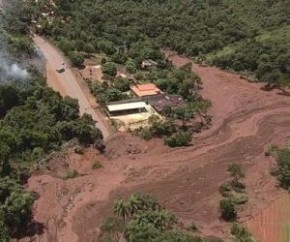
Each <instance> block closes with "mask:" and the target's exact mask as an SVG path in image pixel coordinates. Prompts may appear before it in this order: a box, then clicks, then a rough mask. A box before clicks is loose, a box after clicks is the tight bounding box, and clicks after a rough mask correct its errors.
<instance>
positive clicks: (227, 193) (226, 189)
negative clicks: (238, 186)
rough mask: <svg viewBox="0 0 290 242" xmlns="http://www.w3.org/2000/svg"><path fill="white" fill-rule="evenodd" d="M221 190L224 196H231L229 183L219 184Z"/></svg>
mask: <svg viewBox="0 0 290 242" xmlns="http://www.w3.org/2000/svg"><path fill="white" fill-rule="evenodd" d="M219 192H220V194H221V195H222V196H223V197H229V196H230V193H231V185H230V184H229V183H227V182H226V183H223V184H221V185H220V186H219Z"/></svg>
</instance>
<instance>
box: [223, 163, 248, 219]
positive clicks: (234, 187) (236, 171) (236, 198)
mask: <svg viewBox="0 0 290 242" xmlns="http://www.w3.org/2000/svg"><path fill="white" fill-rule="evenodd" d="M228 172H229V173H230V176H231V177H232V180H230V181H228V182H225V183H222V184H221V185H220V186H219V192H220V194H221V195H222V196H223V199H222V200H221V202H220V212H221V216H222V218H223V219H225V220H226V221H233V220H235V219H236V218H237V206H239V205H242V204H245V203H247V202H248V196H247V195H246V194H245V188H246V186H245V184H244V183H243V182H241V179H242V178H244V177H245V174H244V173H243V171H242V169H241V167H240V165H239V164H236V163H232V164H230V165H229V166H228Z"/></svg>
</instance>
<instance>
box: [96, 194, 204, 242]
mask: <svg viewBox="0 0 290 242" xmlns="http://www.w3.org/2000/svg"><path fill="white" fill-rule="evenodd" d="M113 211H114V215H115V216H114V217H109V218H108V219H107V220H106V221H105V222H104V224H103V225H102V226H101V231H102V233H101V235H100V238H99V241H120V240H121V239H124V240H125V241H128V242H177V241H186V242H203V241H205V240H203V239H202V238H200V237H198V236H194V235H191V234H190V233H189V232H186V231H184V230H182V226H181V224H180V223H179V222H178V220H177V218H176V217H175V216H174V215H173V214H172V213H171V212H170V211H168V210H166V209H165V208H164V207H163V206H162V205H160V203H159V202H158V201H157V200H156V198H154V197H152V196H150V195H146V194H141V193H136V194H133V195H131V196H130V197H129V198H128V199H127V200H123V199H119V200H116V201H115V203H114V207H113Z"/></svg>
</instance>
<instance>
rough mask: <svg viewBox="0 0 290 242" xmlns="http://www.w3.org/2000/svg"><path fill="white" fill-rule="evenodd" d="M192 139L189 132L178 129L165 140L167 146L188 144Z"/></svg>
mask: <svg viewBox="0 0 290 242" xmlns="http://www.w3.org/2000/svg"><path fill="white" fill-rule="evenodd" d="M191 141H192V135H191V133H189V132H184V131H179V132H178V133H176V134H174V135H172V136H170V137H169V138H167V139H166V140H165V143H166V144H167V145H168V146H169V147H181V146H188V145H189V144H190V143H191Z"/></svg>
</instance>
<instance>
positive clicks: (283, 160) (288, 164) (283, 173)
mask: <svg viewBox="0 0 290 242" xmlns="http://www.w3.org/2000/svg"><path fill="white" fill-rule="evenodd" d="M272 154H273V155H274V156H275V157H276V160H277V167H276V169H275V170H274V171H273V174H274V175H275V176H276V177H277V179H278V181H279V182H280V185H281V187H283V188H285V189H288V190H289V189H290V147H289V146H288V147H285V148H281V149H279V148H277V149H276V150H275V152H273V153H272Z"/></svg>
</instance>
